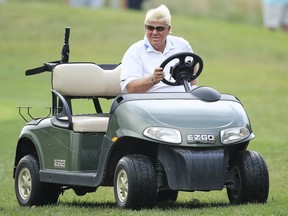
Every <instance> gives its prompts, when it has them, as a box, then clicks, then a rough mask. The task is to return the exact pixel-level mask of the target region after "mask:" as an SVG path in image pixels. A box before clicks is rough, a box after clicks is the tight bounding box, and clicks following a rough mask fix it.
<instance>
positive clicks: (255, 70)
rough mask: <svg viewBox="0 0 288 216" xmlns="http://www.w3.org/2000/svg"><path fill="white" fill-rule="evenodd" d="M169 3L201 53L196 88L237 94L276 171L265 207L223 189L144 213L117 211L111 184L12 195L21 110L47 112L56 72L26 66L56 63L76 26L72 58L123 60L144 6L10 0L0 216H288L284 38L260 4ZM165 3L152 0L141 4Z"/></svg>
mask: <svg viewBox="0 0 288 216" xmlns="http://www.w3.org/2000/svg"><path fill="white" fill-rule="evenodd" d="M162 2H165V4H167V5H168V6H169V7H170V8H171V12H172V14H173V34H175V35H180V36H183V37H184V38H186V39H187V40H188V41H190V43H191V45H192V47H193V49H194V51H195V52H197V53H198V54H199V55H200V56H202V57H203V59H204V64H205V66H204V72H203V73H202V75H201V77H200V84H201V85H207V86H212V87H214V88H216V89H217V90H219V91H220V92H225V93H231V94H234V95H236V96H237V97H239V98H240V99H241V101H242V102H243V104H244V105H245V108H246V110H247V112H248V114H249V117H250V120H251V122H252V126H253V129H254V132H255V134H256V139H255V140H253V141H252V142H251V143H250V145H249V149H252V150H256V151H258V152H260V153H261V154H262V155H263V156H264V158H265V160H266V162H267V165H268V168H269V171H270V194H269V199H268V203H267V204H265V205H253V204H251V205H242V206H231V205H229V203H228V199H227V196H226V192H225V190H223V191H215V192H208V193H203V192H196V193H184V192H183V193H180V195H179V199H178V201H177V203H176V204H169V205H164V206H156V207H155V209H152V210H144V211H140V212H132V211H122V210H119V209H117V208H116V207H115V204H114V197H113V193H112V190H111V188H99V189H98V190H97V192H96V193H92V194H89V195H86V196H84V197H77V196H76V195H74V193H73V192H72V191H67V192H65V193H64V195H63V196H61V197H60V203H59V205H57V206H47V207H35V208H22V207H20V206H19V205H18V203H17V201H16V198H15V195H14V182H13V178H12V170H13V165H14V154H15V146H16V143H17V138H18V135H19V133H20V130H21V128H22V126H23V125H24V121H23V120H22V119H21V117H20V116H19V115H18V111H17V109H16V106H19V105H31V106H32V107H33V109H32V115H34V116H43V115H46V114H48V111H47V110H46V109H45V106H50V103H51V92H50V74H49V73H43V74H40V75H37V76H30V77H25V76H24V71H25V70H26V69H28V68H33V67H37V66H41V64H42V62H45V61H52V60H58V59H59V58H60V51H61V48H62V45H63V38H64V27H65V26H70V27H71V36H70V49H71V57H70V61H92V62H96V63H119V62H121V58H122V55H123V53H124V52H125V50H126V49H127V48H128V46H129V45H130V44H132V43H133V42H135V41H137V40H139V39H141V38H142V37H143V25H142V23H143V19H144V16H145V11H130V10H123V9H119V10H117V9H115V8H114V9H112V8H109V7H108V6H107V7H105V8H103V9H101V10H100V9H98V10H97V9H91V8H72V7H70V6H69V5H68V4H67V3H66V2H65V1H64V0H49V1H48V0H7V1H6V3H5V4H0V65H1V67H0V80H1V85H0V98H1V100H0V128H1V131H0V140H1V143H0V153H1V156H0V176H1V184H0V193H1V194H0V214H3V215H30V214H41V215H42V214H45V215H67V214H70V215H77V216H78V215H88V214H100V215H135V214H137V215H194V214H195V215H196V214H202V215H212V214H213V215H215V214H219V215H231V214H232V215H263V214H267V215H285V214H286V213H287V211H288V207H287V202H288V198H287V195H286V193H285V191H287V189H288V186H287V180H288V178H287V171H288V170H287V162H288V159H287V156H286V152H287V150H288V147H287V142H288V138H287V132H288V130H287V122H288V117H287V106H288V100H287V95H286V93H287V91H288V85H287V80H288V75H287V68H288V63H287V59H288V54H287V47H288V42H287V34H285V33H283V32H281V31H276V32H269V31H267V30H266V29H264V28H263V27H262V21H261V20H262V18H261V4H260V3H259V1H256V0H250V1H249V0H233V1H228V0H223V1H216V0H210V1H209V0H181V1H172V0H167V1H162ZM159 3H161V1H160V0H155V1H154V2H153V1H146V2H145V5H144V8H145V9H146V8H148V7H150V6H151V5H153V4H159Z"/></svg>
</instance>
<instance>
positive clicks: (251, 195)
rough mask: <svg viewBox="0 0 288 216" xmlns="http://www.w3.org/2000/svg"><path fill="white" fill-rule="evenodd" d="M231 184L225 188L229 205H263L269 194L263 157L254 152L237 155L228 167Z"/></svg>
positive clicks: (266, 170)
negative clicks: (231, 178)
mask: <svg viewBox="0 0 288 216" xmlns="http://www.w3.org/2000/svg"><path fill="white" fill-rule="evenodd" d="M230 172H231V173H232V174H233V184H232V185H230V186H229V187H227V194H228V198H229V201H230V203H231V204H242V203H253V202H255V203H265V202H266V201H267V198H268V193H269V173H268V169H267V166H266V163H265V161H264V159H263V157H262V156H261V155H260V154H259V153H257V152H254V151H246V152H245V153H244V154H239V155H238V156H237V157H236V158H235V160H234V161H233V162H232V164H231V166H230Z"/></svg>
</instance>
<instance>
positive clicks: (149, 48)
mask: <svg viewBox="0 0 288 216" xmlns="http://www.w3.org/2000/svg"><path fill="white" fill-rule="evenodd" d="M144 47H145V49H146V51H147V52H158V51H156V50H155V49H154V48H153V46H152V45H151V44H150V42H149V40H148V38H147V37H146V35H145V36H144ZM174 48H175V44H174V42H173V40H171V37H170V35H167V37H166V47H165V49H164V52H163V54H164V53H166V52H168V51H169V50H171V49H174Z"/></svg>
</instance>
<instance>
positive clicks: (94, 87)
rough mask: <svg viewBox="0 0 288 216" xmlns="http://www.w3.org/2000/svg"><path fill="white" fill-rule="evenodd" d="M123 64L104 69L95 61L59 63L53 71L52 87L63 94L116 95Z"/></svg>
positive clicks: (87, 95) (118, 89)
mask: <svg viewBox="0 0 288 216" xmlns="http://www.w3.org/2000/svg"><path fill="white" fill-rule="evenodd" d="M120 72H121V64H119V65H118V66H117V67H116V68H115V69H112V70H104V69H102V68H101V67H100V66H98V65H96V64H94V63H65V64H58V65H56V66H55V67H54V69H53V71H52V89H54V90H56V91H57V92H59V93H60V94H61V95H63V96H76V97H78V96H79V97H92V96H99V97H116V96H118V95H120V94H121V93H122V91H121V88H120Z"/></svg>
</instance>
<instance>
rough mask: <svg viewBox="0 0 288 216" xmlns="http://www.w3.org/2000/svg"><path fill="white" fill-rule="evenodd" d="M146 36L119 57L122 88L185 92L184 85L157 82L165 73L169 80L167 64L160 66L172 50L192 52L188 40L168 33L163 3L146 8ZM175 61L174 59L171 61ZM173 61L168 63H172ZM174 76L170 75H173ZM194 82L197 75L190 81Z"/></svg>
mask: <svg viewBox="0 0 288 216" xmlns="http://www.w3.org/2000/svg"><path fill="white" fill-rule="evenodd" d="M144 27H145V36H144V39H143V40H140V41H138V42H136V43H135V44H133V45H132V46H130V47H129V49H128V50H127V51H126V53H125V54H124V57H123V59H122V71H121V77H120V79H121V89H122V91H123V92H125V93H126V92H128V93H142V92H184V91H185V90H184V87H183V86H168V85H166V84H164V83H163V82H160V81H161V80H162V79H163V78H164V76H165V78H166V79H167V80H170V74H169V65H168V66H166V67H165V69H164V70H163V68H159V66H160V65H161V63H162V62H163V61H164V60H165V59H167V58H168V57H170V56H171V55H173V54H176V53H180V52H193V50H192V48H191V46H190V44H189V42H187V41H186V40H184V39H183V38H180V37H176V36H172V35H169V33H171V14H170V11H169V9H168V8H167V7H166V6H165V5H161V6H159V7H157V8H154V9H150V10H148V12H147V14H146V17H145V21H144ZM174 64H175V62H174ZM174 64H173V61H172V62H171V65H174ZM172 79H173V78H172ZM190 84H191V86H192V85H196V84H197V79H196V80H194V81H192V82H191V83H190Z"/></svg>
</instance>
